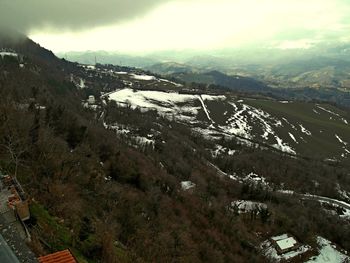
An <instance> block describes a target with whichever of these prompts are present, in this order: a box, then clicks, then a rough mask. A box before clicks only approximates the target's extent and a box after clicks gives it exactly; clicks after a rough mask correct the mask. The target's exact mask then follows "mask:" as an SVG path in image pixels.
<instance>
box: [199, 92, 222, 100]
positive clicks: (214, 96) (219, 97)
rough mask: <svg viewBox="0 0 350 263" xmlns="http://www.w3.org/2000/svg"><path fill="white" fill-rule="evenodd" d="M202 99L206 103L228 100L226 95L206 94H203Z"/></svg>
mask: <svg viewBox="0 0 350 263" xmlns="http://www.w3.org/2000/svg"><path fill="white" fill-rule="evenodd" d="M201 97H202V99H203V100H204V101H206V100H208V101H215V100H225V99H226V96H224V95H219V96H218V95H206V94H203V95H201Z"/></svg>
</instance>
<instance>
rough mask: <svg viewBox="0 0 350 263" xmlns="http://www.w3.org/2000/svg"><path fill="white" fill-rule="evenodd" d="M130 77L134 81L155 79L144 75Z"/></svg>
mask: <svg viewBox="0 0 350 263" xmlns="http://www.w3.org/2000/svg"><path fill="white" fill-rule="evenodd" d="M130 76H131V77H132V78H133V79H136V80H155V79H156V77H155V76H150V75H144V74H142V75H137V74H130Z"/></svg>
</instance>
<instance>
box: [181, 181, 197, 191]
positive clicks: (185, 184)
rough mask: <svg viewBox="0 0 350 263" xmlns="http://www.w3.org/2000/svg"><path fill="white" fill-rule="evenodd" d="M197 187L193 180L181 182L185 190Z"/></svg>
mask: <svg viewBox="0 0 350 263" xmlns="http://www.w3.org/2000/svg"><path fill="white" fill-rule="evenodd" d="M194 187H196V184H195V183H193V182H191V181H183V182H181V188H182V190H184V191H187V190H190V189H192V188H194Z"/></svg>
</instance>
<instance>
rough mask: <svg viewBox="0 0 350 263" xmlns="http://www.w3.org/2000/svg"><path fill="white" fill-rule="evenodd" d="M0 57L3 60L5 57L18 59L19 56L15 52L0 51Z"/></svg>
mask: <svg viewBox="0 0 350 263" xmlns="http://www.w3.org/2000/svg"><path fill="white" fill-rule="evenodd" d="M0 56H1V58H4V57H6V56H9V57H18V54H17V53H15V52H9V51H0Z"/></svg>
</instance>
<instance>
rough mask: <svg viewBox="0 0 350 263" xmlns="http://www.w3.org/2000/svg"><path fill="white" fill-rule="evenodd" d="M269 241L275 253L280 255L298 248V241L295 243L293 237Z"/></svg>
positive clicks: (287, 236) (278, 237)
mask: <svg viewBox="0 0 350 263" xmlns="http://www.w3.org/2000/svg"><path fill="white" fill-rule="evenodd" d="M271 240H272V243H273V244H274V246H275V248H276V250H277V253H278V254H280V255H281V254H284V253H288V252H290V251H293V250H296V249H298V248H299V243H298V241H296V240H295V238H294V237H291V236H289V235H287V234H284V235H281V236H277V237H272V238H271Z"/></svg>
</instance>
